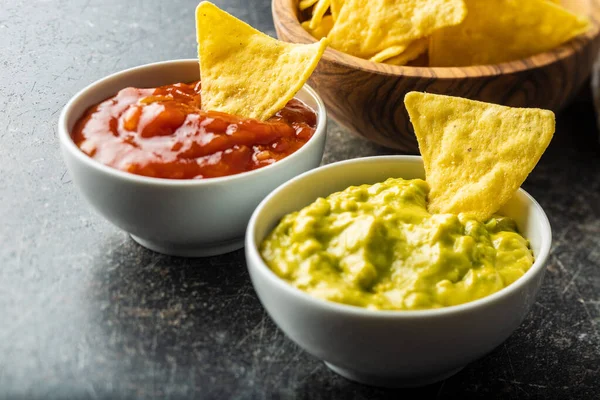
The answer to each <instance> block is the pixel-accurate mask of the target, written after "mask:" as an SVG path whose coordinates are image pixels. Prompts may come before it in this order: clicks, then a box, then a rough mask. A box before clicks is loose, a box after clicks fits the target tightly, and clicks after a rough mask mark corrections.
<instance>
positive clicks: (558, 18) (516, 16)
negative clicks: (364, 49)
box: [429, 0, 590, 67]
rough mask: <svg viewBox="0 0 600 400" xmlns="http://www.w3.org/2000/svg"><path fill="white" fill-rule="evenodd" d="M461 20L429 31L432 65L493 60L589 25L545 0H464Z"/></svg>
mask: <svg viewBox="0 0 600 400" xmlns="http://www.w3.org/2000/svg"><path fill="white" fill-rule="evenodd" d="M465 2H466V3H467V9H468V10H469V11H468V13H467V17H466V18H465V20H464V21H463V23H462V24H460V25H457V26H452V27H447V28H443V29H440V30H438V31H436V32H434V33H433V34H432V36H431V45H430V47H429V60H430V62H431V66H435V67H452V66H464V65H481V64H497V63H501V62H506V61H511V60H518V59H520V58H525V57H529V56H531V55H534V54H538V53H542V52H544V51H548V50H551V49H553V48H555V47H557V46H559V45H561V44H562V43H565V42H567V41H569V40H571V39H573V38H574V37H575V36H578V35H580V34H582V33H584V32H586V31H587V30H588V29H589V28H590V22H589V21H588V19H587V18H585V17H582V16H578V15H576V14H573V13H571V12H569V11H567V10H566V9H564V8H563V7H561V6H559V5H557V4H554V3H552V2H550V1H547V0H485V1H482V0H465Z"/></svg>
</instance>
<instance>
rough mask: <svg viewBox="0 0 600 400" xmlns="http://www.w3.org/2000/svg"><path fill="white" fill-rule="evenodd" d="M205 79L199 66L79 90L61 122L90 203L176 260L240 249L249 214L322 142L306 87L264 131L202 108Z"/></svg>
mask: <svg viewBox="0 0 600 400" xmlns="http://www.w3.org/2000/svg"><path fill="white" fill-rule="evenodd" d="M198 80H199V67H198V61H197V60H195V59H190V60H174V61H166V62H160V63H155V64H149V65H143V66H140V67H135V68H131V69H128V70H125V71H122V72H118V73H115V74H113V75H110V76H108V77H106V78H104V79H101V80H99V81H97V82H95V83H93V84H91V85H89V86H88V87H86V88H85V89H83V90H81V91H80V92H79V93H77V94H76V95H75V96H74V97H73V98H72V99H71V100H70V101H69V103H68V104H67V105H66V106H65V107H64V109H63V111H62V113H61V116H60V119H59V123H58V128H59V129H58V136H59V140H60V144H61V149H62V154H63V158H64V160H65V163H66V165H67V168H68V170H69V173H70V175H71V176H72V179H73V181H74V182H75V184H76V186H77V187H78V189H79V190H80V192H81V193H82V194H83V197H84V198H85V199H86V200H87V201H88V202H89V203H90V204H91V205H92V207H93V208H94V209H95V210H96V211H98V212H99V213H100V214H101V215H102V216H104V217H105V218H106V219H108V220H109V221H110V222H112V223H113V224H115V225H116V226H118V227H119V228H121V229H123V230H124V231H126V232H128V233H130V234H131V236H132V238H133V239H134V240H135V241H137V242H138V243H140V244H142V245H143V246H145V247H147V248H149V249H152V250H155V251H157V252H160V253H165V254H170V255H176V256H190V257H195V256H210V255H215V254H221V253H225V252H229V251H233V250H236V249H239V248H241V247H242V246H243V242H244V240H243V238H244V232H245V229H246V226H247V223H248V220H249V218H250V215H251V214H252V211H253V210H254V208H255V207H256V206H257V205H258V203H259V202H260V201H261V200H262V199H263V198H264V197H265V196H266V195H267V194H268V193H269V192H270V191H272V190H273V189H274V188H276V187H277V186H279V185H280V184H282V183H284V182H286V181H288V180H289V179H291V178H293V177H295V176H296V175H299V174H301V173H303V172H305V171H308V170H310V169H312V168H315V167H317V166H319V164H320V162H321V158H322V156H323V148H324V143H325V136H326V121H327V118H326V111H325V107H324V105H323V103H322V101H321V99H320V98H319V96H318V95H317V94H316V93H315V92H314V90H312V89H311V88H310V87H309V86H306V85H305V86H304V87H303V88H302V89H301V90H300V91H299V92H298V93H297V95H296V96H295V98H294V99H293V100H292V101H291V102H290V103H288V105H287V106H286V108H285V109H284V110H282V111H280V112H279V113H278V114H276V115H275V116H274V117H272V118H271V119H269V120H268V121H266V122H264V123H263V122H259V121H255V120H246V119H242V118H240V117H237V116H231V115H227V114H221V113H216V112H210V111H209V112H204V111H203V110H200V95H199V93H200V86H199V85H198V83H197V81H198ZM269 135H270V136H269Z"/></svg>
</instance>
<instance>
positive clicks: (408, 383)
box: [325, 362, 464, 388]
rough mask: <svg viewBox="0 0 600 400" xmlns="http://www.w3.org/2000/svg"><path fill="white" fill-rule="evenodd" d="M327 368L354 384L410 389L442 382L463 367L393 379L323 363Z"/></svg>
mask: <svg viewBox="0 0 600 400" xmlns="http://www.w3.org/2000/svg"><path fill="white" fill-rule="evenodd" d="M325 365H326V366H327V368H329V369H330V370H332V371H333V372H335V373H336V374H338V375H341V376H343V377H344V378H346V379H349V380H351V381H354V382H358V383H362V384H364V385H369V386H377V387H382V388H410V387H418V386H425V385H430V384H432V383H435V382H439V381H442V380H444V379H446V378H449V377H451V376H452V375H454V374H456V373H457V372H459V371H460V370H461V369H463V368H464V366H462V367H460V368H456V369H453V370H450V371H444V372H441V373H438V374H434V375H426V376H419V377H412V378H408V377H393V376H381V375H371V374H366V373H364V372H359V371H353V370H349V369H346V368H341V367H338V366H336V365H333V364H330V363H328V362H325Z"/></svg>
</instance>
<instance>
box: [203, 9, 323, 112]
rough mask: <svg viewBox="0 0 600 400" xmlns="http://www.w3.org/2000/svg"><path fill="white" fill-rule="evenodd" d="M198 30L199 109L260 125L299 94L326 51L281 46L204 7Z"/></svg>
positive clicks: (320, 46) (312, 46) (319, 47)
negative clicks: (200, 85) (254, 121)
mask: <svg viewBox="0 0 600 400" xmlns="http://www.w3.org/2000/svg"><path fill="white" fill-rule="evenodd" d="M196 29H197V38H198V58H199V59H200V76H201V79H202V108H203V109H204V110H215V111H221V112H225V113H229V114H234V115H239V116H242V117H246V118H255V119H258V120H261V121H264V120H266V119H268V118H269V117H271V116H273V114H275V113H276V112H277V111H279V110H280V109H282V108H283V107H284V106H285V105H286V104H287V102H288V101H290V100H291V99H292V98H293V97H294V95H295V94H296V93H297V92H298V90H300V89H301V88H302V86H303V85H304V83H306V81H307V80H308V78H309V76H310V74H311V73H312V72H313V70H314V69H315V67H316V66H317V63H318V62H319V59H320V58H321V56H322V55H323V51H324V50H325V47H326V45H327V43H326V41H325V39H323V40H322V41H321V42H318V43H314V44H308V45H304V44H291V43H285V42H280V41H278V40H275V39H273V38H271V37H269V36H267V35H265V34H263V33H261V32H259V31H257V30H256V29H254V28H252V27H251V26H250V25H248V24H246V23H244V22H242V21H240V20H238V19H236V18H235V17H233V16H232V15H230V14H228V13H226V12H225V11H222V10H220V9H219V8H218V7H216V6H215V5H214V4H212V3H209V2H206V1H204V2H202V3H200V4H199V5H198V8H197V9H196Z"/></svg>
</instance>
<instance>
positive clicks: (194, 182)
mask: <svg viewBox="0 0 600 400" xmlns="http://www.w3.org/2000/svg"><path fill="white" fill-rule="evenodd" d="M188 63H196V64H197V63H198V60H197V59H194V58H186V59H175V60H167V61H159V62H154V63H149V64H143V65H138V66H135V67H131V68H127V69H124V70H121V71H118V72H115V73H112V74H110V75H107V76H105V77H104V78H100V79H98V80H96V81H94V82H92V83H90V84H89V85H87V86H85V87H84V88H83V89H81V90H79V91H78V92H77V93H76V94H75V95H73V97H71V98H70V99H69V101H68V102H67V104H66V105H65V106H64V107H63V109H62V111H61V113H60V116H59V118H58V133H57V135H58V139H59V142H60V144H61V145H62V147H63V149H65V150H66V151H68V152H69V154H71V155H72V156H74V157H75V158H76V159H77V160H78V161H79V162H81V163H83V164H85V165H86V166H88V167H90V168H92V169H95V170H97V171H98V172H101V173H104V174H108V175H110V176H112V177H114V178H118V179H122V180H125V181H129V182H133V183H139V184H147V185H161V186H163V185H164V186H177V187H196V186H205V185H213V184H224V183H228V182H235V181H237V180H239V179H247V178H252V177H255V176H256V175H258V174H261V173H266V172H269V171H271V172H275V171H276V170H277V169H279V168H285V166H286V165H288V164H289V163H291V162H292V161H293V160H294V159H296V158H298V157H303V156H304V153H306V152H308V151H310V149H311V148H312V147H314V145H315V144H316V143H317V142H318V139H319V137H320V136H323V135H326V134H327V109H326V108H325V104H324V103H323V100H322V99H321V97H320V96H319V94H318V93H317V92H316V91H315V90H314V89H313V88H312V87H310V86H309V85H308V84H304V86H303V87H302V88H300V90H299V91H298V93H300V92H301V91H305V92H307V94H308V95H309V96H311V97H312V98H313V99H314V100H315V102H316V104H317V107H316V109H315V110H313V111H314V112H315V113H316V114H317V125H316V128H315V133H314V134H313V135H312V137H311V138H310V139H309V140H308V141H307V142H306V143H305V144H304V145H303V146H302V147H300V148H299V149H298V150H296V151H295V152H294V153H292V154H290V155H288V156H287V157H285V158H283V159H281V160H279V161H277V162H274V163H273V164H270V165H267V166H264V167H262V168H258V169H255V170H251V171H246V172H241V173H239V174H234V175H227V176H222V177H215V178H203V179H170V178H156V177H150V176H143V175H136V174H133V173H130V172H125V171H122V170H119V169H117V168H113V167H110V166H108V165H105V164H102V163H101V162H100V161H97V160H95V159H93V158H91V157H90V156H88V155H87V154H85V153H84V152H83V151H81V149H80V148H79V147H77V145H76V144H75V142H74V141H73V138H72V137H71V133H70V131H69V129H68V120H69V119H70V118H72V113H73V108H74V107H75V106H76V105H78V103H79V102H80V101H81V99H82V98H83V97H84V96H86V95H88V94H89V93H92V92H94V91H96V90H98V89H99V88H101V87H102V86H103V85H105V84H107V83H109V82H110V81H112V80H116V79H119V78H122V77H123V76H125V75H130V74H134V73H136V72H139V71H141V70H151V69H154V68H160V67H164V66H166V65H169V64H173V65H175V64H188ZM173 83H177V82H173ZM125 87H126V86H123V88H125ZM89 107H91V106H89ZM80 117H81V115H79V116H77V118H80Z"/></svg>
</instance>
